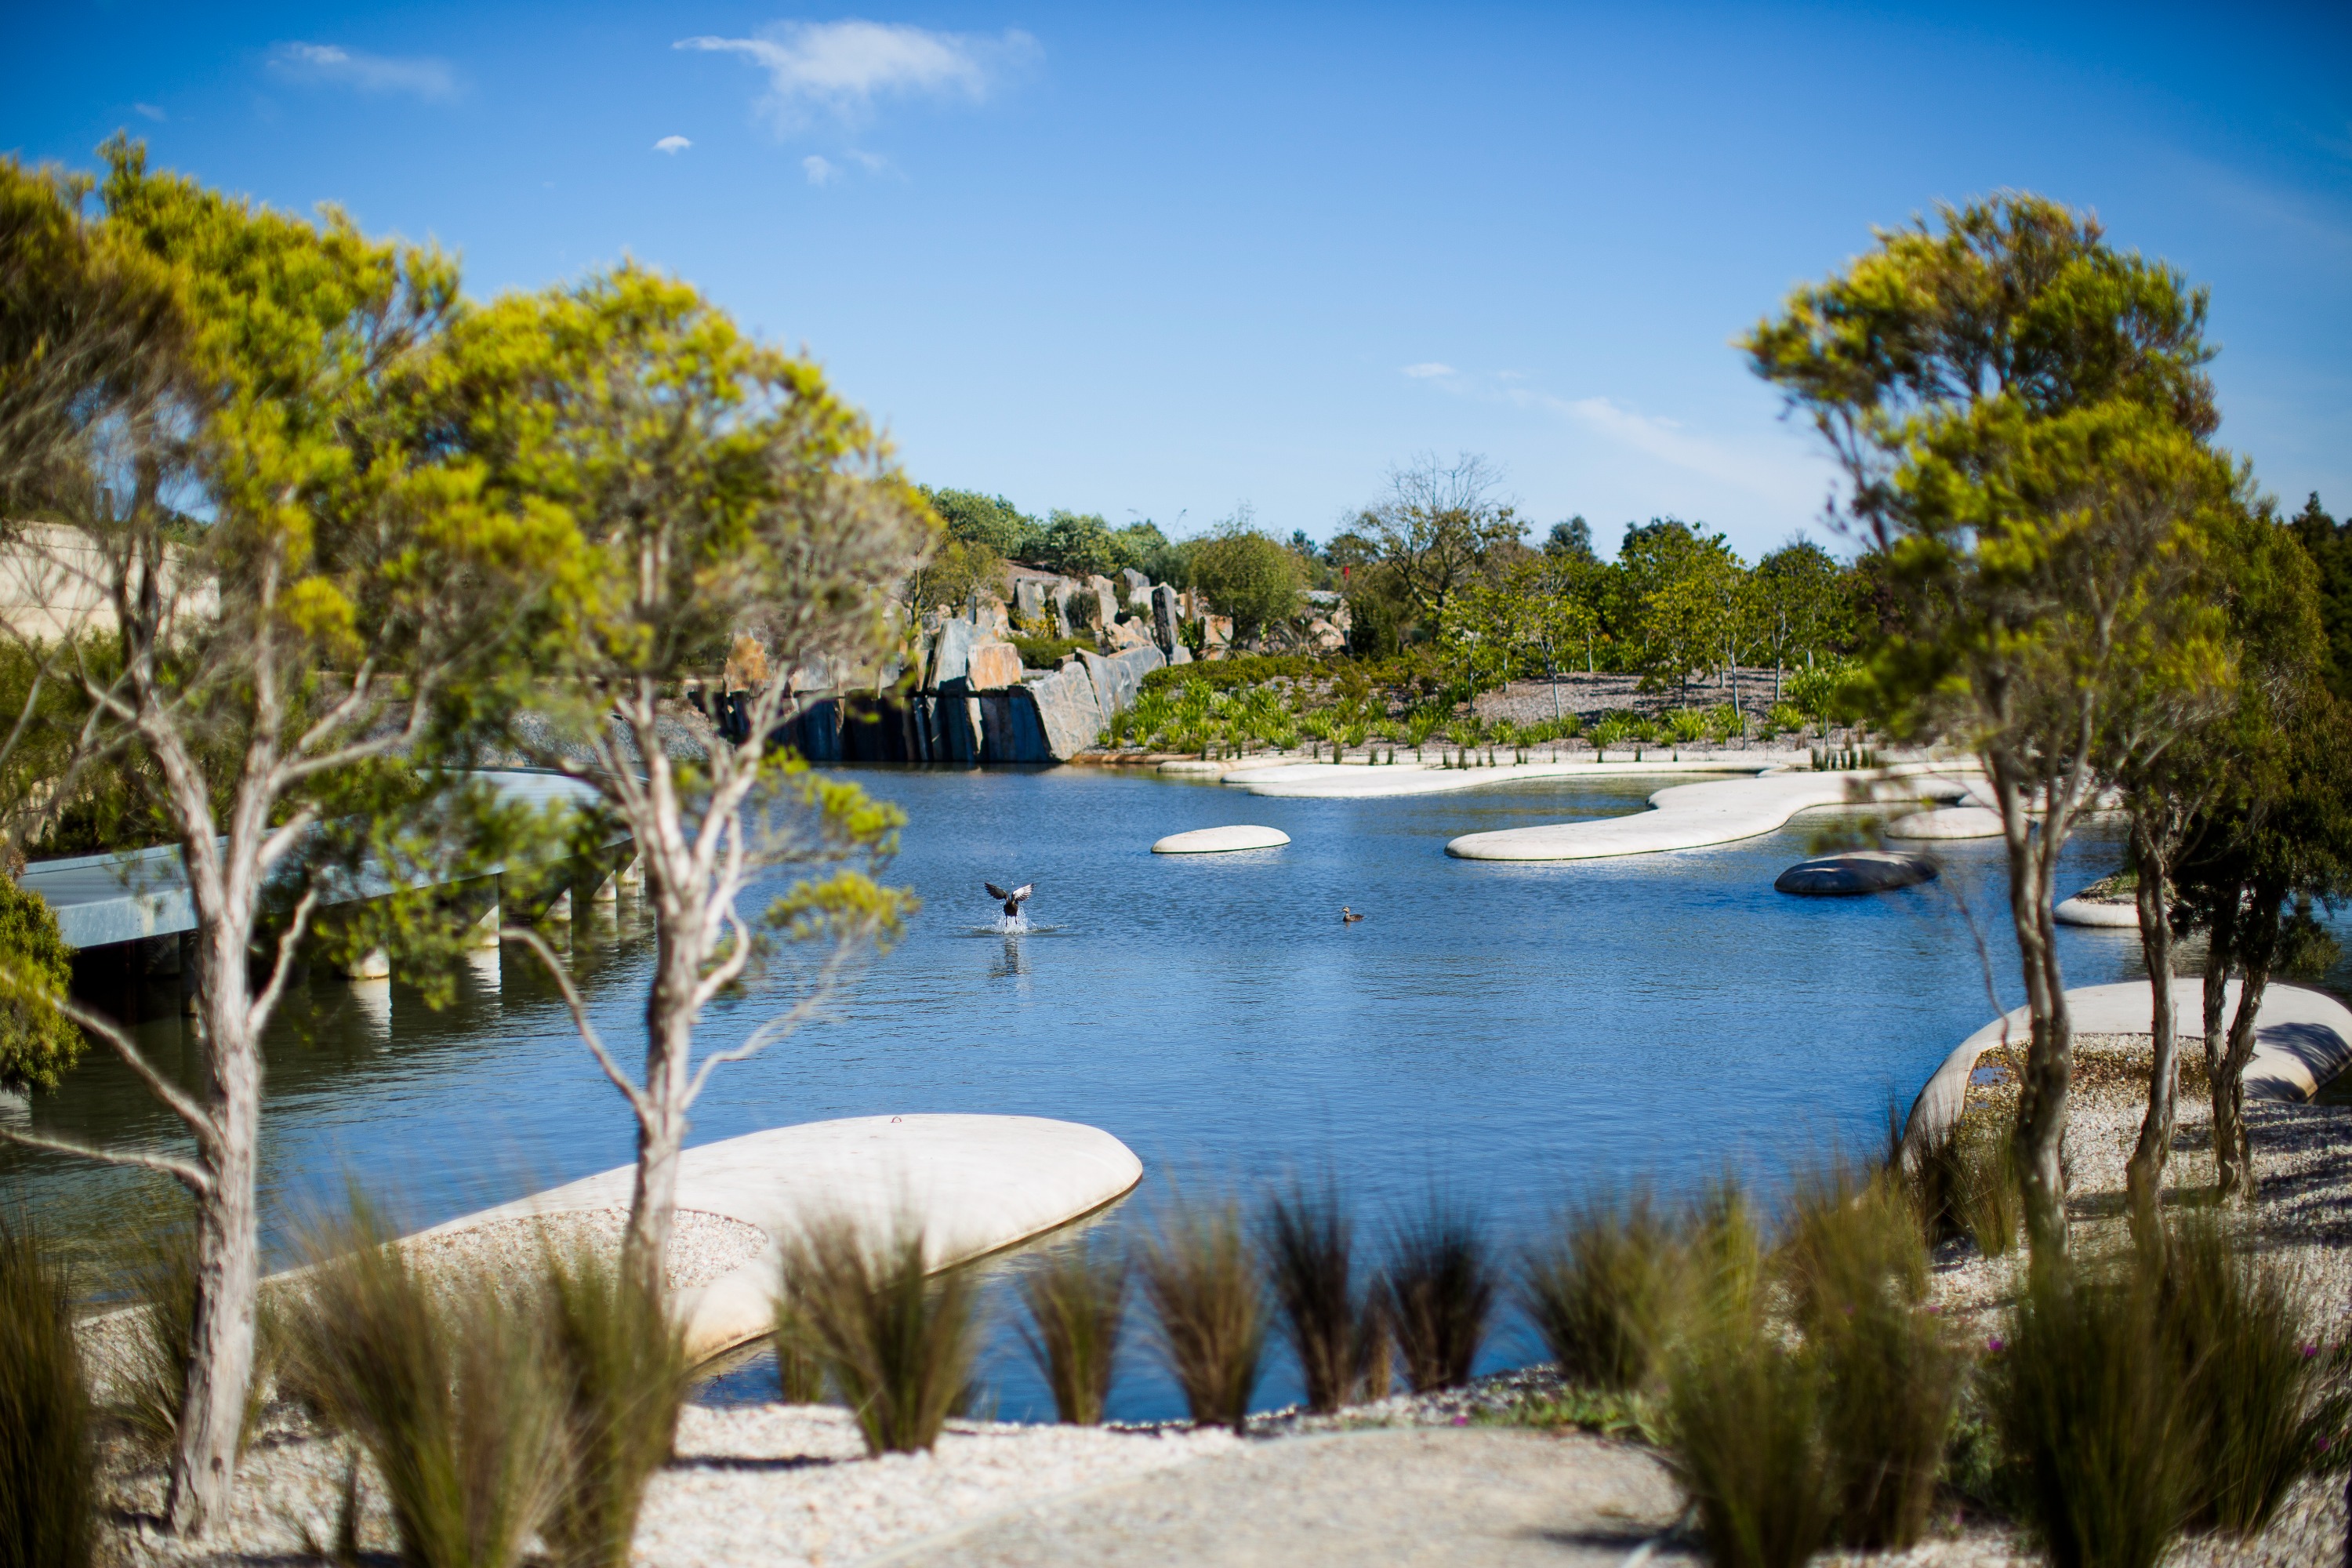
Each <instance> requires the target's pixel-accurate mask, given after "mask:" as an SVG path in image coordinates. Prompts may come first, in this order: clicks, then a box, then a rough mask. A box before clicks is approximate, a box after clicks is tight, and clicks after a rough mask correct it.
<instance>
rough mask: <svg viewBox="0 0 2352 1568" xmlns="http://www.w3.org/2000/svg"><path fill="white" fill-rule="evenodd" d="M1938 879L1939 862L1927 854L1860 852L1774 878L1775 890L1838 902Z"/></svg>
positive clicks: (1808, 863) (1820, 859)
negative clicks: (1856, 896) (1855, 896)
mask: <svg viewBox="0 0 2352 1568" xmlns="http://www.w3.org/2000/svg"><path fill="white" fill-rule="evenodd" d="M1935 879H1936V863H1935V862H1934V861H1933V860H1930V859H1928V858H1927V857H1926V856H1924V855H1899V854H1896V853H1895V852H1894V851H1893V850H1889V849H1856V850H1854V851H1853V852H1851V853H1849V854H1844V855H1820V856H1816V857H1814V858H1812V859H1811V860H1800V861H1798V862H1797V864H1795V865H1793V866H1791V867H1790V868H1788V869H1787V870H1785V871H1783V872H1781V873H1780V876H1779V877H1778V878H1777V879H1774V881H1773V883H1772V890H1773V891H1774V892H1776V893H1794V894H1796V895H1798V896H1799V897H1800V898H1808V899H1836V898H1849V897H1852V896H1853V895H1854V894H1856V893H1885V892H1891V891H1893V890H1894V889H1896V888H1916V887H1917V886H1918V885H1919V884H1920V883H1922V882H1932V881H1934V880H1935Z"/></svg>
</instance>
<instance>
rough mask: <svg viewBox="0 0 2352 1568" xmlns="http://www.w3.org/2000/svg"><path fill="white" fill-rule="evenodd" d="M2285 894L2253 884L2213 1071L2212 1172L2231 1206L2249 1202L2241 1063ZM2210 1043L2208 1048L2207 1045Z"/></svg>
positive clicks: (2247, 1055)
mask: <svg viewBox="0 0 2352 1568" xmlns="http://www.w3.org/2000/svg"><path fill="white" fill-rule="evenodd" d="M2284 897H2285V895H2284V892H2281V891H2273V889H2269V888H2263V887H2257V888H2256V889H2254V900H2253V907H2252V908H2251V909H2249V910H2247V911H2246V912H2245V916H2244V921H2245V929H2244V930H2243V931H2242V932H2241V933H2240V940H2239V942H2238V952H2239V986H2238V1010H2237V1012H2236V1014H2235V1015H2234V1016H2232V1017H2231V1020H2230V1039H2229V1049H2228V1050H2227V1051H2226V1052H2225V1053H2224V1054H2223V1055H2222V1057H2221V1071H2220V1072H2218V1073H2216V1074H2215V1075H2214V1076H2213V1174H2214V1182H2215V1188H2216V1195H2217V1197H2218V1198H2219V1199H2220V1201H2221V1203H2222V1204H2223V1205H2227V1206H2229V1207H2232V1208H2242V1207H2243V1206H2245V1205H2248V1204H2250V1203H2252V1201H2253V1196H2254V1151H2253V1145H2252V1142H2250V1141H2249V1139H2248V1138H2247V1135H2246V1063H2247V1062H2248V1061H2250V1060H2252V1058H2253V1054H2254V1018H2255V1016H2256V1015H2257V1014H2259V1013H2260V1012H2261V1011H2262V1007H2263V992H2264V991H2265V990H2267V989H2268V988H2269V985H2270V978H2271V961H2272V959H2273V955H2275V953H2276V952H2277V951H2278V924H2279V918H2278V911H2279V905H2280V903H2281V901H2282V900H2284ZM2209 1048H2210V1047H2209Z"/></svg>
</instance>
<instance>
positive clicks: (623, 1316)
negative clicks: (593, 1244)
mask: <svg viewBox="0 0 2352 1568" xmlns="http://www.w3.org/2000/svg"><path fill="white" fill-rule="evenodd" d="M543 1269H544V1274H545V1280H546V1292H547V1328H548V1333H549V1345H550V1349H551V1352H552V1355H553V1358H554V1363H555V1371H556V1373H557V1375H558V1378H559V1381H560V1386H561V1392H562V1396H563V1429H564V1434H565V1447H566V1449H567V1451H568V1453H569V1457H570V1459H571V1480H570V1484H569V1485H568V1486H566V1487H565V1488H563V1489H562V1492H561V1493H560V1494H559V1495H558V1497H557V1498H556V1500H555V1502H554V1505H553V1507H552V1509H551V1510H550V1512H549V1514H548V1516H547V1519H546V1521H545V1523H544V1524H543V1526H542V1531H543V1533H544V1535H545V1538H546V1542H547V1546H548V1554H549V1556H550V1557H551V1559H552V1560H553V1562H554V1563H556V1564H559V1565H560V1568H625V1564H626V1563H628V1561H629V1543H630V1542H631V1541H632V1540H634V1539H635V1535H636V1529H637V1511H638V1509H639V1507H640V1505H642V1503H643V1502H644V1500H645V1492H646V1481H647V1480H648V1479H651V1478H652V1476H653V1473H654V1472H655V1471H656V1470H657V1469H659V1468H661V1467H662V1465H663V1464H664V1463H666V1462H667V1460H668V1458H669V1456H670V1449H671V1446H672V1444H673V1443H674V1442H675V1441H676V1438H677V1415H678V1407H679V1406H680V1405H684V1404H685V1403H686V1394H687V1388H688V1382H689V1376H690V1373H691V1371H692V1368H691V1366H690V1365H689V1364H688V1361H687V1357H686V1342H685V1339H684V1336H683V1334H682V1333H681V1332H680V1331H679V1329H678V1326H677V1324H676V1323H675V1322H673V1321H671V1320H670V1318H669V1316H668V1314H667V1312H666V1311H665V1310H663V1305H662V1301H661V1299H660V1297H659V1296H658V1295H657V1294H656V1292H655V1291H654V1290H653V1289H652V1288H651V1287H650V1286H649V1285H647V1284H646V1282H645V1281H643V1280H642V1279H639V1278H638V1277H637V1276H636V1275H635V1273H634V1272H631V1271H629V1270H626V1269H624V1268H621V1267H620V1265H619V1263H618V1262H617V1261H616V1260H615V1259H614V1258H610V1257H608V1256H606V1255H604V1254H602V1253H598V1252H593V1251H590V1250H588V1249H585V1248H580V1249H575V1250H572V1251H569V1252H566V1251H560V1250H558V1249H556V1248H555V1247H552V1246H551V1247H548V1248H547V1250H546V1255H545V1259H544V1264H543Z"/></svg>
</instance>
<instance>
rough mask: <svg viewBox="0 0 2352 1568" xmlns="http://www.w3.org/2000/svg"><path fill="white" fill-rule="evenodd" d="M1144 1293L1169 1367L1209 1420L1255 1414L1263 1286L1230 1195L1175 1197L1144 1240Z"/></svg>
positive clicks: (1191, 1404) (1189, 1402)
mask: <svg viewBox="0 0 2352 1568" xmlns="http://www.w3.org/2000/svg"><path fill="white" fill-rule="evenodd" d="M1142 1273H1143V1293H1144V1296H1145V1297H1146V1299H1148V1300H1150V1303H1151V1307H1152V1311H1153V1315H1154V1316H1155V1317H1156V1318H1157V1319H1158V1321H1159V1328H1160V1352H1161V1353H1162V1355H1163V1356H1164V1357H1165V1358H1166V1360H1167V1365H1168V1371H1169V1374H1170V1375H1171V1376H1172V1377H1173V1378H1174V1379H1175V1380H1176V1385H1177V1386H1178V1387H1179V1388H1181V1389H1182V1390H1183V1392H1184V1404H1185V1406H1186V1408H1187V1409H1188V1410H1190V1411H1191V1412H1192V1419H1193V1420H1194V1421H1195V1422H1196V1423H1198V1424H1200V1425H1201V1426H1231V1427H1233V1428H1234V1430H1235V1431H1236V1432H1238V1431H1241V1430H1243V1429H1244V1427H1245V1426H1246V1425H1247V1424H1248V1420H1249V1400H1250V1393H1251V1390H1253V1389H1254V1388H1255V1387H1256V1385H1257V1373H1258V1363H1259V1361H1260V1360H1261V1358H1262V1357H1263V1356H1264V1354H1265V1327H1266V1320H1265V1287H1264V1285H1263V1284H1262V1283H1261V1281H1260V1279H1259V1278H1258V1271H1257V1262H1256V1258H1255V1256H1254V1254H1253V1251H1252V1248H1251V1247H1250V1243H1249V1238H1248V1237H1247V1236H1246V1235H1245V1234H1244V1229H1243V1226H1242V1215H1241V1207H1240V1205H1238V1204H1236V1203H1234V1201H1233V1200H1231V1199H1230V1198H1220V1199H1216V1200H1213V1201H1209V1202H1199V1201H1188V1200H1185V1199H1183V1198H1181V1197H1180V1198H1179V1199H1177V1200H1176V1201H1175V1202H1174V1203H1173V1204H1172V1205H1171V1208H1170V1209H1169V1211H1168V1212H1167V1213H1166V1214H1164V1215H1162V1216H1161V1218H1160V1225H1159V1226H1158V1227H1157V1228H1156V1230H1155V1232H1154V1234H1153V1235H1152V1236H1151V1237H1149V1238H1148V1239H1147V1240H1146V1241H1145V1242H1144V1244H1143V1254H1142Z"/></svg>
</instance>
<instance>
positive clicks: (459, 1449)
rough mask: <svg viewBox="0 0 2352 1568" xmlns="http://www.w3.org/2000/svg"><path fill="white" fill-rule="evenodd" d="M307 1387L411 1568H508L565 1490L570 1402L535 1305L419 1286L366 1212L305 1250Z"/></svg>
mask: <svg viewBox="0 0 2352 1568" xmlns="http://www.w3.org/2000/svg"><path fill="white" fill-rule="evenodd" d="M308 1250H309V1252H310V1257H311V1258H312V1260H313V1262H314V1265H315V1267H314V1268H313V1269H312V1271H311V1272H310V1275H309V1276H308V1277H307V1278H306V1279H305V1280H304V1281H303V1284H302V1286H301V1287H300V1291H301V1294H300V1300H299V1304H298V1306H297V1307H296V1309H295V1324H296V1327H295V1331H294V1345H295V1350H294V1352H293V1353H294V1355H295V1358H296V1364H297V1367H298V1369H299V1371H298V1374H297V1375H298V1377H299V1382H300V1384H301V1386H302V1388H303V1390H304V1391H305V1393H306V1394H308V1396H309V1398H310V1401H311V1402H312V1403H313V1404H314V1405H316V1406H317V1407H318V1410H319V1413H320V1416H321V1418H322V1419H323V1420H324V1421H325V1422H326V1424H327V1425H328V1426H330V1427H331V1428H332V1429H334V1430H337V1431H340V1432H341V1433H343V1434H344V1435H346V1436H350V1437H351V1438H352V1439H353V1440H354V1441H355V1442H356V1443H357V1444H358V1445H359V1447H361V1448H362V1449H363V1450H364V1451H365V1452H366V1454H367V1456H368V1458H370V1459H371V1460H372V1461H373V1463H374V1466H375V1469H376V1473H377V1476H378V1478H379V1479H380V1481H381V1484H382V1486H383V1492H384V1500H385V1502H386V1504H387V1505H388V1506H389V1508H390V1510H391V1513H392V1521H393V1529H394V1533H395V1534H396V1535H397V1537H398V1538H399V1542H400V1554H401V1558H402V1560H403V1562H404V1563H410V1564H414V1565H415V1568H509V1565H510V1564H519V1563H521V1562H522V1561H523V1556H524V1545H525V1542H528V1541H529V1539H530V1536H531V1535H532V1534H533V1533H534V1532H535V1531H538V1530H539V1529H540V1527H541V1524H542V1523H543V1522H544V1521H546V1519H547V1518H548V1515H549V1510H550V1509H551V1506H552V1505H553V1503H554V1502H555V1500H556V1498H557V1495H558V1493H559V1491H560V1490H561V1489H562V1486H563V1485H564V1484H565V1480H566V1468H567V1467H566V1464H565V1454H564V1446H565V1445H564V1437H565V1433H564V1424H565V1422H564V1417H565V1409H566V1405H567V1399H566V1391H565V1390H564V1388H563V1386H562V1380H561V1378H560V1377H559V1376H558V1375H557V1373H556V1372H555V1369H554V1364H553V1363H554V1358H553V1356H552V1354H551V1351H550V1347H549V1345H548V1342H547V1339H546V1334H545V1329H544V1325H543V1323H542V1322H541V1321H540V1319H541V1313H540V1312H539V1311H538V1310H537V1303H530V1304H515V1303H510V1302H509V1301H508V1300H505V1299H503V1298H502V1296H501V1294H500V1292H499V1289H498V1285H497V1282H496V1281H495V1280H494V1279H492V1278H491V1277H490V1276H489V1275H488V1274H487V1273H475V1272H468V1271H447V1272H436V1274H435V1275H433V1276H432V1277H431V1278H430V1279H427V1278H426V1277H425V1276H424V1275H422V1274H420V1273H419V1272H418V1271H417V1270H416V1269H415V1267H414V1266H413V1265H411V1264H410V1262H409V1261H408V1259H407V1258H405V1256H404V1255H403V1254H402V1252H401V1251H400V1249H399V1248H398V1247H394V1245H392V1242H391V1238H390V1233H389V1231H388V1229H387V1227H385V1226H383V1224H382V1223H381V1222H380V1221H379V1219H378V1218H377V1216H376V1215H374V1214H373V1211H371V1210H369V1209H368V1208H367V1207H366V1206H365V1205H361V1204H358V1203H356V1202H355V1203H354V1204H353V1205H352V1215H351V1218H350V1220H349V1221H348V1222H347V1223H346V1224H345V1225H343V1226H336V1227H331V1228H323V1229H320V1230H315V1231H314V1232H313V1233H312V1234H311V1236H310V1237H309V1238H308Z"/></svg>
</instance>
